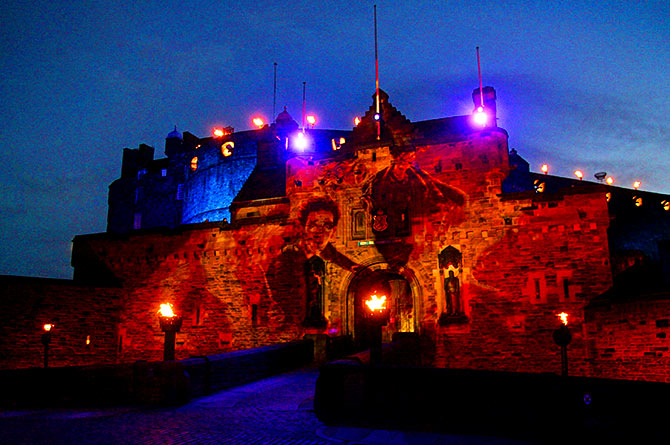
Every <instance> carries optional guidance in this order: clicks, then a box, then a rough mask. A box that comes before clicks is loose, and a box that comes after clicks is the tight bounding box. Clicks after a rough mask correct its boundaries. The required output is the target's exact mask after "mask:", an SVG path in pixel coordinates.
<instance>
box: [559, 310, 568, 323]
mask: <svg viewBox="0 0 670 445" xmlns="http://www.w3.org/2000/svg"><path fill="white" fill-rule="evenodd" d="M556 316H557V317H558V318H560V319H561V323H563V326H567V325H568V314H567V313H565V312H561V313H560V314H556Z"/></svg>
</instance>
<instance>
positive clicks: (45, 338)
mask: <svg viewBox="0 0 670 445" xmlns="http://www.w3.org/2000/svg"><path fill="white" fill-rule="evenodd" d="M53 327H54V325H53V324H51V323H47V324H45V325H44V326H43V327H42V328H43V329H44V334H42V344H43V345H44V368H45V369H46V368H48V367H49V345H50V344H51V329H52V328H53Z"/></svg>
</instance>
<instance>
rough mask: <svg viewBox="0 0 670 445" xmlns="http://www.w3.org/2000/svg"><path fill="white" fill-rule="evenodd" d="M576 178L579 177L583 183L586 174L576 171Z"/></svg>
mask: <svg viewBox="0 0 670 445" xmlns="http://www.w3.org/2000/svg"><path fill="white" fill-rule="evenodd" d="M575 176H577V177H578V178H579V180H580V181H581V180H582V178H584V173H582V171H581V170H575Z"/></svg>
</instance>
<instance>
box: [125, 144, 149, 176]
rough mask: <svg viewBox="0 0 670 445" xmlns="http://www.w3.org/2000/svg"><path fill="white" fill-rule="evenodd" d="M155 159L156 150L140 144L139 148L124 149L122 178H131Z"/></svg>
mask: <svg viewBox="0 0 670 445" xmlns="http://www.w3.org/2000/svg"><path fill="white" fill-rule="evenodd" d="M153 159H154V148H153V147H150V146H148V145H146V144H140V147H139V148H124V149H123V161H122V164H121V177H122V178H130V177H134V176H136V175H137V172H138V171H139V170H140V169H141V168H143V167H145V166H146V165H148V164H149V163H150V162H151V161H153Z"/></svg>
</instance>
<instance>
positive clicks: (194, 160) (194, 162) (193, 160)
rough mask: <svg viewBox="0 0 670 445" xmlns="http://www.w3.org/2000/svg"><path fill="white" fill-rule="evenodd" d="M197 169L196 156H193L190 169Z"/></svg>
mask: <svg viewBox="0 0 670 445" xmlns="http://www.w3.org/2000/svg"><path fill="white" fill-rule="evenodd" d="M197 169H198V157H197V156H193V159H191V171H192V172H194V171H196V170H197Z"/></svg>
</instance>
